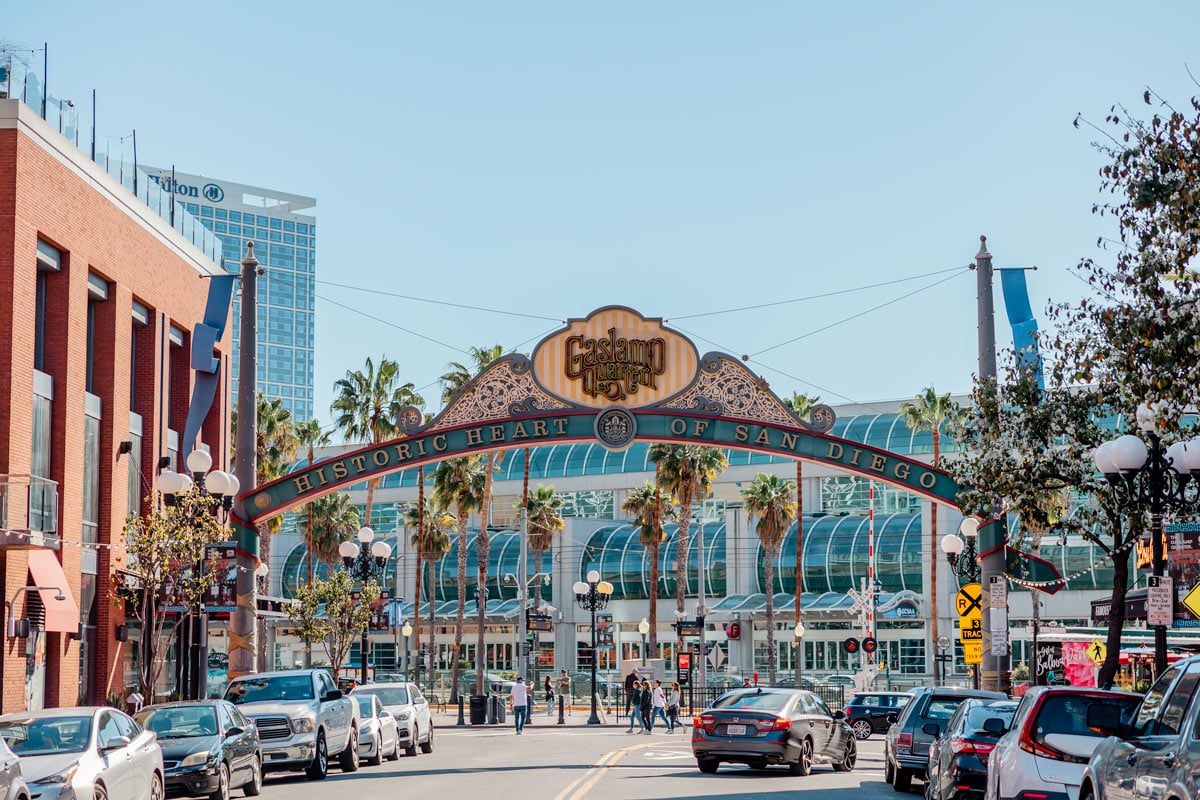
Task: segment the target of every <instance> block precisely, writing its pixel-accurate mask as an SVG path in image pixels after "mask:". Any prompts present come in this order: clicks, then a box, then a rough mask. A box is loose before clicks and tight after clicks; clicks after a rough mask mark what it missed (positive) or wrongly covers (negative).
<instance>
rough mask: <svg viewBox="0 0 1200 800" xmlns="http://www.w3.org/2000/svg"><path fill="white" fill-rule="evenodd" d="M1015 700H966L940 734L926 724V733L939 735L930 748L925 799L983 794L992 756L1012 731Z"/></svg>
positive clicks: (949, 799) (950, 799)
mask: <svg viewBox="0 0 1200 800" xmlns="http://www.w3.org/2000/svg"><path fill="white" fill-rule="evenodd" d="M1016 710H1017V704H1016V703H1015V702H1013V701H1012V700H976V699H970V700H964V701H963V702H962V703H960V704H959V706H958V709H957V710H956V711H955V712H954V715H953V716H952V717H950V719H949V721H947V722H946V726H945V727H944V728H942V729H941V730H940V731H939V730H938V724H937V723H936V722H926V723H925V732H926V733H929V734H931V735H932V734H933V733H934V732H935V731H936V732H937V738H936V739H934V741H933V744H931V745H930V746H929V764H928V766H927V767H926V768H925V800H963V798H968V797H971V798H976V797H979V796H981V795H982V794H983V791H984V789H985V788H986V786H987V776H988V757H989V756H990V755H991V753H992V749H993V748H994V747H995V746H996V741H997V740H998V739H999V738H1000V737H1001V736H1002V735H1003V734H1004V732H1005V731H1006V730H1008V727H1009V725H1010V724H1011V723H1012V718H1013V714H1014V713H1016Z"/></svg>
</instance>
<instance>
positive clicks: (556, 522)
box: [520, 485, 567, 604]
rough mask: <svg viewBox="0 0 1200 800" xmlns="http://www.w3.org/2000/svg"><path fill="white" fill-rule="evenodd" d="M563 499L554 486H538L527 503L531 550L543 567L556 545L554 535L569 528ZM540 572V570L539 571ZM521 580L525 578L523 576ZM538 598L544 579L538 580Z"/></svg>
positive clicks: (526, 515) (540, 596) (539, 598)
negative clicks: (565, 518)
mask: <svg viewBox="0 0 1200 800" xmlns="http://www.w3.org/2000/svg"><path fill="white" fill-rule="evenodd" d="M562 506H563V499H562V497H561V496H559V495H558V494H556V493H555V491H554V487H553V486H540V485H539V486H538V487H537V488H536V489H534V490H533V493H532V494H530V495H529V498H528V500H527V501H526V503H525V519H526V524H527V525H528V527H529V549H530V550H532V551H533V555H534V558H535V559H536V560H537V563H538V564H539V565H541V563H542V556H544V555H545V554H546V551H548V550H549V549H550V548H551V547H552V546H553V545H554V535H555V534H556V533H558V532H559V531H562V530H565V529H566V527H567V523H566V520H564V519H563V515H562ZM539 571H540V570H539ZM520 579H521V580H524V579H525V576H523V575H522V576H521V578H520ZM537 598H538V601H539V604H540V601H541V599H542V579H541V578H538V584H537Z"/></svg>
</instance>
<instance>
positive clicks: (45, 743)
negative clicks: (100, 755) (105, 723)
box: [0, 716, 92, 756]
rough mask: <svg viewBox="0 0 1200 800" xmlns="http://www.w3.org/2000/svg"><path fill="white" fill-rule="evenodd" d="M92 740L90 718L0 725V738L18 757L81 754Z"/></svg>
mask: <svg viewBox="0 0 1200 800" xmlns="http://www.w3.org/2000/svg"><path fill="white" fill-rule="evenodd" d="M91 736H92V718H91V716H86V717H43V718H41V719H28V718H27V719H17V720H11V721H8V722H0V737H2V738H3V739H4V741H5V742H6V743H7V744H8V746H9V747H10V748H12V751H13V752H14V753H16V754H17V755H19V756H48V755H54V754H56V753H82V752H83V751H84V750H86V749H87V746H88V741H89V740H90V739H91Z"/></svg>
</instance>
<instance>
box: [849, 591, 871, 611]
mask: <svg viewBox="0 0 1200 800" xmlns="http://www.w3.org/2000/svg"><path fill="white" fill-rule="evenodd" d="M846 596H847V597H849V598H850V599H851V600H853V601H854V605H852V606H851V607H850V613H851V614H865V613H867V612H868V611H869V610H870V609H871V596H870V595H869V594H864V593H863V592H860V591H858V590H857V589H850V591H848V592H846Z"/></svg>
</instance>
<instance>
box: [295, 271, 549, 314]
mask: <svg viewBox="0 0 1200 800" xmlns="http://www.w3.org/2000/svg"><path fill="white" fill-rule="evenodd" d="M316 282H317V283H323V284H325V285H326V286H336V287H338V288H339V289H349V290H350V291H353V292H367V293H369V294H373V295H382V296H383V297H397V298H399V299H401V300H412V301H413V302H415V303H430V304H432V305H438V306H449V307H450V308H462V309H466V310H467V311H482V312H484V313H486V314H502V315H504V316H509V317H523V318H525V319H541V320H548V321H550V322H557V323H560V324H561V323H562V320H561V319H559V318H558V317H547V316H544V315H542V314H526V313H524V312H521V311H507V310H505V309H502V308H487V307H486V306H472V305H467V304H465V303H452V302H450V301H449V300H434V299H432V298H429V297H416V296H414V295H409V294H400V293H398V292H385V291H382V290H380V289H378V288H375V287H366V286H351V285H350V284H347V283H335V282H334V281H321V280H319V281H316Z"/></svg>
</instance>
